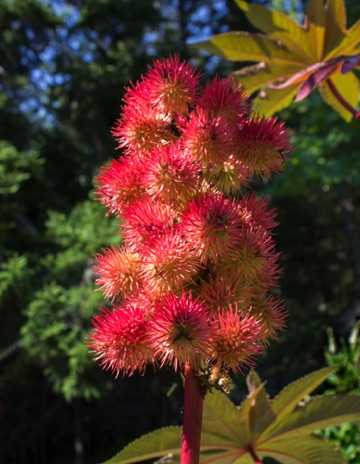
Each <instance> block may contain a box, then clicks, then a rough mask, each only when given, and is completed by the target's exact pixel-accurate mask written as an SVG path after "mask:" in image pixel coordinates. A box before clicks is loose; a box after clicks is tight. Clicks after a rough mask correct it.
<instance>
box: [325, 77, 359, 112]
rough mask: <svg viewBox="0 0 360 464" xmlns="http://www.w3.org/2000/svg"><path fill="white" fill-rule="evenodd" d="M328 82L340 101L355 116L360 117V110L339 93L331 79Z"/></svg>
mask: <svg viewBox="0 0 360 464" xmlns="http://www.w3.org/2000/svg"><path fill="white" fill-rule="evenodd" d="M326 82H327V83H328V86H329V89H330V90H331V92H332V94H333V95H334V97H335V98H336V99H337V100H338V102H339V103H340V104H341V105H342V106H343V107H344V108H346V109H347V110H348V111H349V112H350V113H351V114H352V115H353V116H354V117H355V118H357V119H359V118H360V111H356V110H355V108H353V107H352V106H351V105H349V103H348V102H347V101H346V100H345V99H344V98H343V97H342V96H341V95H340V94H339V92H338V91H337V89H336V87H335V85H334V84H333V83H332V81H331V79H328V80H327V81H326Z"/></svg>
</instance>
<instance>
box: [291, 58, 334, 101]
mask: <svg viewBox="0 0 360 464" xmlns="http://www.w3.org/2000/svg"><path fill="white" fill-rule="evenodd" d="M319 64H324V66H321V67H319V69H318V70H317V71H315V72H313V73H312V74H310V76H309V77H308V78H307V79H306V81H305V82H304V83H303V84H302V85H301V87H300V89H299V91H298V93H297V95H296V97H295V100H294V101H295V102H299V101H301V100H304V98H306V97H307V96H308V95H309V94H310V93H311V92H312V91H313V90H314V88H315V87H316V86H317V85H319V84H320V82H322V81H323V80H324V79H326V78H328V77H329V76H330V75H331V74H332V73H334V72H335V70H336V69H337V68H338V67H339V64H337V63H328V64H326V63H319Z"/></svg>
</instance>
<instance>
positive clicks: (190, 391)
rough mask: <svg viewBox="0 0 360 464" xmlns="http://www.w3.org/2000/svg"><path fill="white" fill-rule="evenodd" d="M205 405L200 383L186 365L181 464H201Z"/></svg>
mask: <svg viewBox="0 0 360 464" xmlns="http://www.w3.org/2000/svg"><path fill="white" fill-rule="evenodd" d="M203 403H204V398H203V395H202V391H201V385H200V382H199V380H198V379H197V378H196V376H195V373H194V371H193V370H192V369H191V367H190V365H189V364H188V363H186V364H185V392H184V421H183V430H182V441H181V459H180V464H198V463H199V455H200V440H201V423H202V412H203Z"/></svg>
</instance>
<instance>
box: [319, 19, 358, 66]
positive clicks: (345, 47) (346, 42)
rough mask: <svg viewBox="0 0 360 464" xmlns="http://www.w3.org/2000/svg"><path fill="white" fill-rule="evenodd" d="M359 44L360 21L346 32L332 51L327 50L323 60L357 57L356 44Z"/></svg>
mask: <svg viewBox="0 0 360 464" xmlns="http://www.w3.org/2000/svg"><path fill="white" fill-rule="evenodd" d="M359 42H360V19H359V20H358V21H356V23H355V24H353V25H352V26H351V27H350V29H348V30H347V32H346V35H345V36H344V38H343V39H342V41H341V42H340V43H339V45H337V46H336V47H335V48H333V49H332V50H329V51H328V53H327V55H326V57H325V59H326V60H329V59H331V58H334V57H336V56H342V55H357V54H358V53H359V48H358V44H359Z"/></svg>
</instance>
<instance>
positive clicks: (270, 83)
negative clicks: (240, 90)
mask: <svg viewBox="0 0 360 464" xmlns="http://www.w3.org/2000/svg"><path fill="white" fill-rule="evenodd" d="M235 1H236V3H237V5H238V6H239V7H240V8H241V9H242V10H243V11H244V12H245V14H246V16H247V17H248V19H249V21H250V22H251V23H252V24H253V25H254V26H255V27H257V28H258V29H260V30H262V31H263V32H266V33H267V34H268V35H267V36H262V35H258V36H256V34H255V35H254V34H249V35H248V36H247V38H246V39H244V38H243V37H242V35H241V33H233V34H237V38H235V36H231V33H229V34H230V35H229V34H228V35H223V36H221V38H220V39H217V38H216V37H215V38H213V39H211V40H210V41H209V42H208V43H207V46H204V45H203V44H199V45H200V46H202V45H203V48H206V49H207V50H209V51H212V52H213V53H215V54H217V55H220V56H224V57H225V58H227V59H229V60H232V61H259V62H261V63H260V66H259V65H258V66H254V67H252V66H250V67H247V68H244V69H242V70H240V71H238V72H235V75H236V77H237V78H238V79H239V80H241V81H242V82H243V84H244V85H245V86H247V88H248V92H249V93H252V92H255V91H257V90H259V89H264V92H260V94H259V95H258V96H257V97H256V98H255V100H254V108H255V109H256V110H258V111H260V112H262V113H264V114H265V115H267V116H270V115H272V114H274V113H275V112H276V111H279V110H281V109H283V108H285V107H286V106H288V105H290V103H291V102H292V101H293V100H294V97H295V95H296V94H297V96H296V98H295V101H300V100H302V99H303V98H305V97H307V96H308V95H309V93H310V92H311V91H313V90H314V89H315V88H316V87H318V88H319V87H320V86H321V85H322V86H323V91H321V94H322V95H325V97H324V98H325V99H326V101H327V102H328V103H329V104H331V105H332V106H333V107H336V108H337V110H338V111H339V112H340V113H341V114H342V116H343V117H344V118H345V119H347V120H349V119H350V115H351V114H355V115H356V111H355V110H350V111H348V109H347V106H348V103H347V98H346V97H344V98H343V97H342V95H341V89H339V92H338V91H337V90H336V89H337V87H336V89H335V95H337V96H339V101H337V102H336V101H334V99H335V100H336V99H337V96H334V95H330V92H329V85H328V84H327V83H326V82H325V81H327V80H329V79H331V80H332V79H333V78H334V77H335V76H337V75H338V74H340V73H342V74H346V73H349V72H351V70H352V69H353V68H354V67H360V60H359V48H358V47H359V43H360V20H359V21H358V22H357V23H355V24H354V25H353V26H352V27H351V28H350V29H349V30H346V11H345V4H344V0H327V2H326V5H324V0H310V1H309V5H308V9H307V15H306V17H305V24H304V27H302V26H300V25H299V24H297V23H296V22H295V21H293V20H292V19H291V18H290V17H287V16H286V15H284V14H283V13H281V12H279V11H275V10H274V11H273V10H270V9H268V8H266V7H264V6H261V5H253V4H251V3H248V2H247V1H245V0H235ZM242 34H244V33H242ZM217 37H220V36H217ZM266 38H267V39H269V40H270V39H271V41H272V42H271V45H269V44H270V42H269V41H266ZM274 39H276V40H278V42H274ZM268 45H269V47H268ZM339 85H340V81H339ZM286 88H287V90H286ZM356 92H357V93H356V95H355V97H354V96H353V98H356V99H357V98H358V95H359V91H358V90H357V91H356ZM333 93H334V92H333ZM345 93H346V91H345ZM270 100H271V101H270ZM342 105H345V108H343V109H341V108H340V107H341V106H342Z"/></svg>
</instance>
